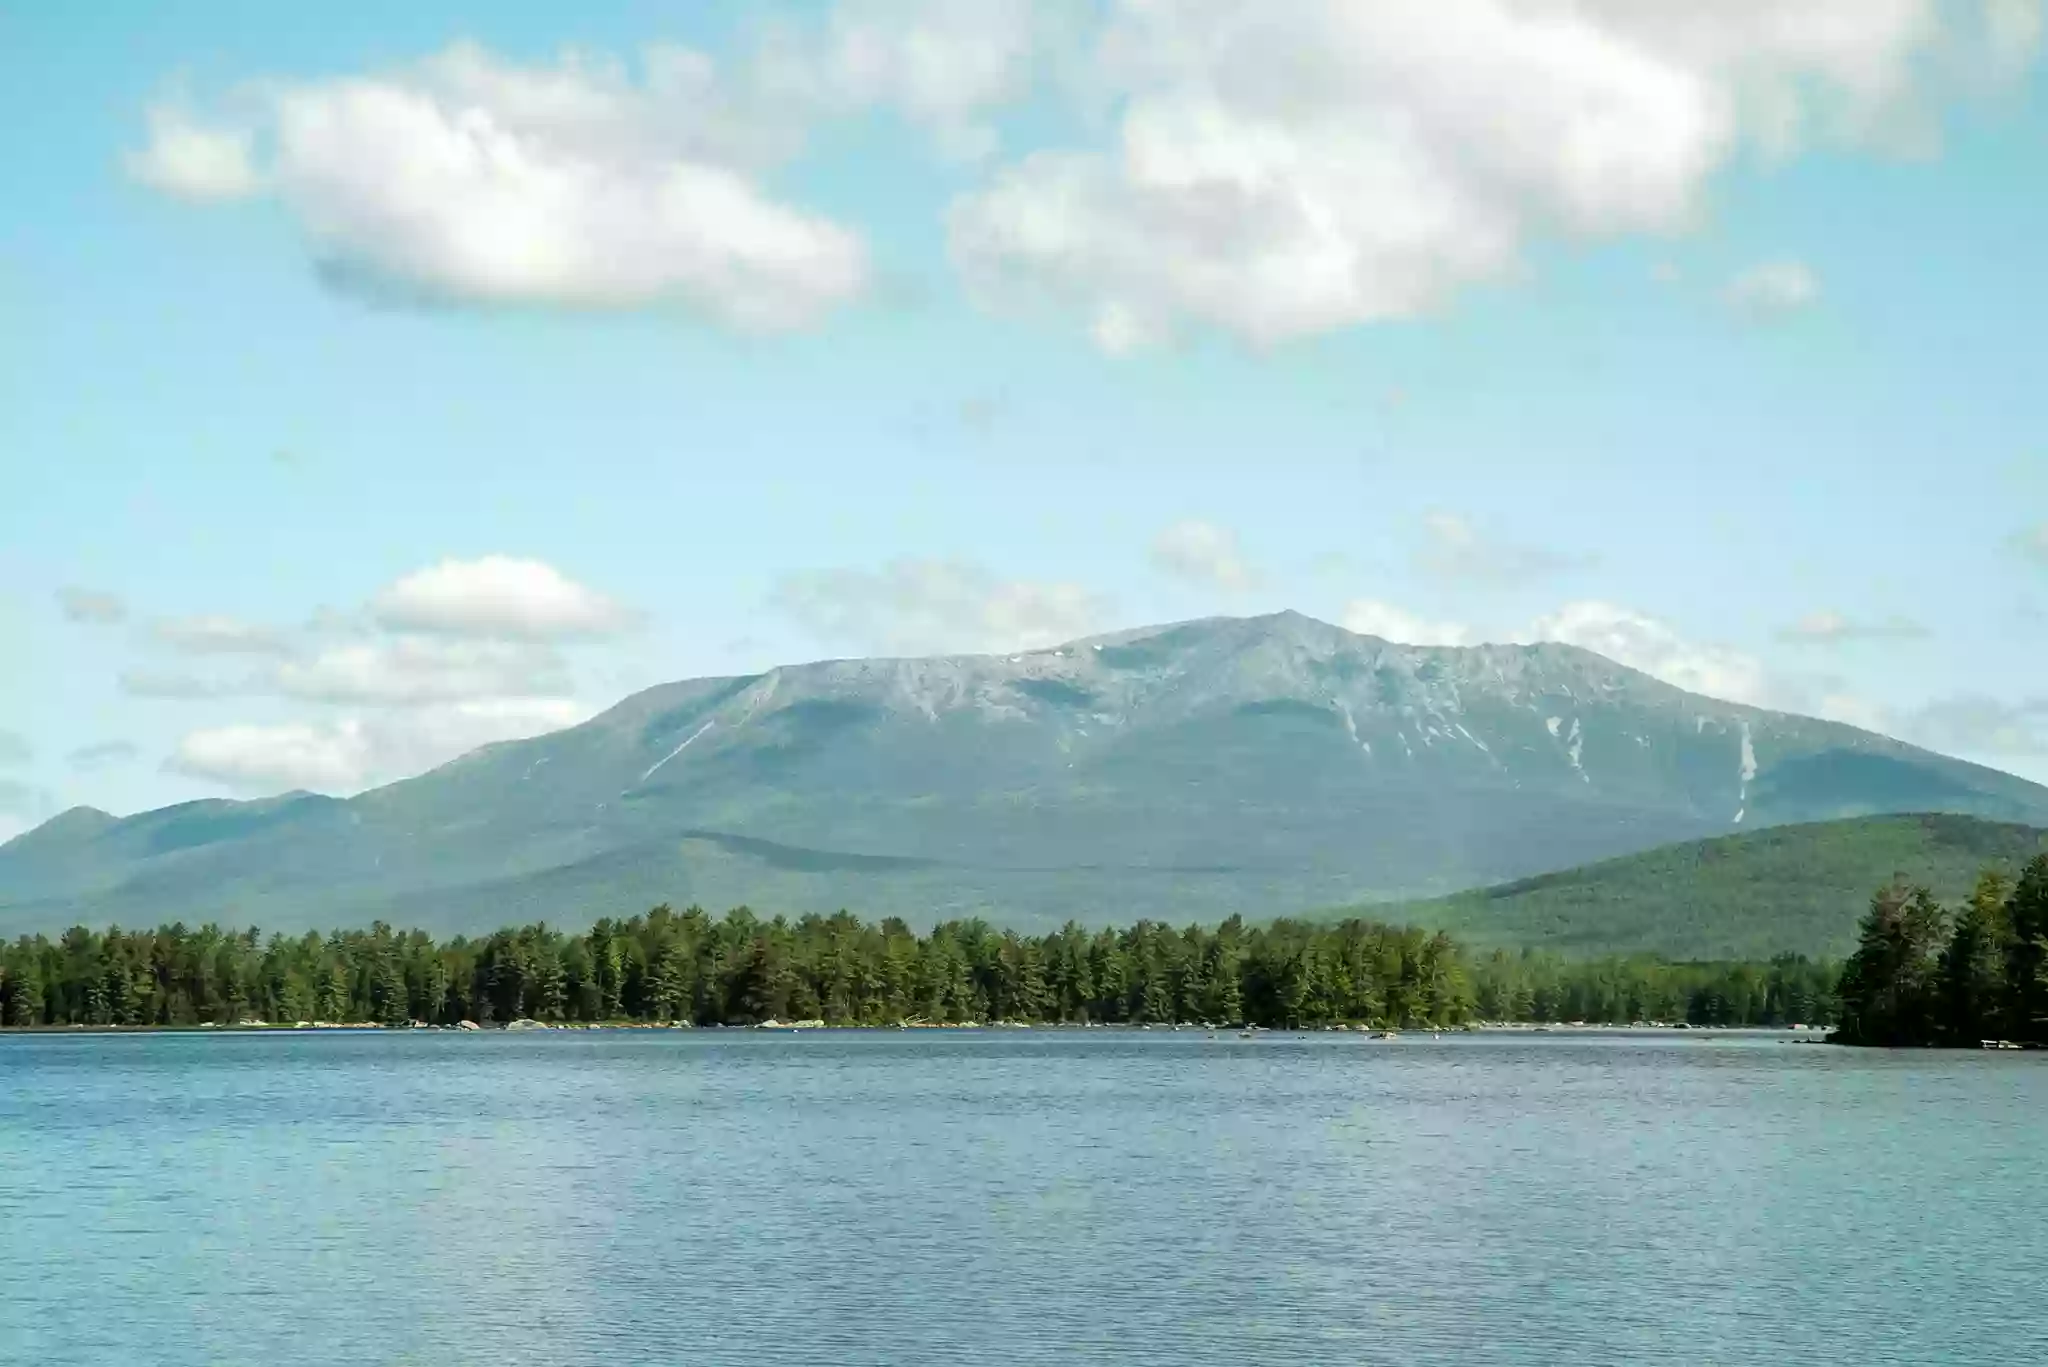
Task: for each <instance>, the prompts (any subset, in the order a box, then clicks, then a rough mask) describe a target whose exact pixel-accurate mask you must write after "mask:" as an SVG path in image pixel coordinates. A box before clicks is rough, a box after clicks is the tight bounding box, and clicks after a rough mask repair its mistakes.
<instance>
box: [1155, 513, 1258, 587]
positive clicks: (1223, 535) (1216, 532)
mask: <svg viewBox="0 0 2048 1367" xmlns="http://www.w3.org/2000/svg"><path fill="white" fill-rule="evenodd" d="M1151 561H1152V565H1153V568H1155V569H1157V570H1158V571H1160V573H1162V574H1169V575H1172V576H1173V577H1174V578H1176V579H1184V580H1187V581H1188V582H1189V583H1192V584H1200V585H1202V586H1203V587H1205V588H1213V589H1220V590H1221V591H1223V592H1224V593H1242V592H1244V591H1245V590H1246V589H1249V588H1251V587H1253V586H1254V585H1255V584H1257V583H1258V573H1257V571H1255V570H1254V569H1253V568H1252V565H1251V562H1250V561H1248V560H1246V559H1245V556H1244V552H1243V550H1241V549H1240V548H1239V546H1238V544H1237V533H1236V532H1233V531H1231V530H1230V529H1229V528H1228V527H1219V526H1217V525H1216V524H1215V523H1213V522H1204V521H1202V520H1201V519H1199V518H1186V519H1183V520H1182V521H1179V522H1176V523H1174V524H1173V525H1171V526H1169V527H1167V528H1165V529H1164V530H1162V531H1161V532H1160V533H1159V535H1158V536H1156V537H1154V538H1153V539H1152V547H1151Z"/></svg>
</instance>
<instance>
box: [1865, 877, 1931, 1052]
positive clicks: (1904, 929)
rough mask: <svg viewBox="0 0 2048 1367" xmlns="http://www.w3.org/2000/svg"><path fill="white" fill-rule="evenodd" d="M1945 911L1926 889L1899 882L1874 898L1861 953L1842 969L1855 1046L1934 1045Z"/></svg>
mask: <svg viewBox="0 0 2048 1367" xmlns="http://www.w3.org/2000/svg"><path fill="white" fill-rule="evenodd" d="M1945 919H1946V918H1945V915H1944V913H1943V911H1942V908H1941V904H1940V903H1939V902H1937V901H1935V900H1934V896H1933V894H1932V893H1930V892H1929V891H1928V890H1927V889H1926V888H1909V887H1907V886H1906V885H1905V884H1904V883H1902V882H1899V881H1897V880H1894V881H1893V882H1892V883H1891V884H1889V885H1888V886H1886V887H1884V888H1882V889H1880V890H1879V891H1878V893H1877V895H1876V896H1874V897H1872V898H1871V900H1870V910H1869V911H1868V912H1867V913H1866V914H1865V915H1864V917H1863V924H1862V927H1861V930H1860V934H1859V936H1858V941H1857V946H1856V952H1855V954H1853V955H1852V956H1850V959H1849V962H1848V964H1847V965H1845V966H1844V968H1843V969H1842V979H1841V988H1840V994H1841V999H1842V1024H1841V1034H1842V1037H1843V1038H1844V1039H1845V1040H1847V1041H1848V1042H1849V1043H1851V1044H1877V1045H1888V1046H1899V1045H1922V1044H1931V1043H1933V1042H1934V1040H1935V1037H1936V1021H1937V1015H1938V1007H1937V995H1936V971H1937V965H1936V959H1935V953H1936V947H1937V946H1938V945H1939V943H1940V940H1941V934H1942V930H1943V923H1944V920H1945Z"/></svg>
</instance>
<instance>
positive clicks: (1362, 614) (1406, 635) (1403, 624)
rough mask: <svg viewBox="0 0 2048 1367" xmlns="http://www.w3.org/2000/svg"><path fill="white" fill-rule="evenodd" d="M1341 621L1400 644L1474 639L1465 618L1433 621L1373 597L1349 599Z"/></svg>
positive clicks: (1365, 633) (1362, 633) (1352, 628)
mask: <svg viewBox="0 0 2048 1367" xmlns="http://www.w3.org/2000/svg"><path fill="white" fill-rule="evenodd" d="M1338 624H1339V625H1340V626H1342V627H1343V628H1344V629H1345V630H1346V631H1355V632H1357V633H1358V634H1359V635H1360V636H1377V637H1379V638H1380V639H1381V640H1383V641H1394V642H1397V643H1398V644H1401V645H1410V646H1467V645H1471V644H1472V643H1473V632H1472V628H1470V627H1468V626H1466V625H1465V624H1463V623H1462V622H1432V621H1429V620H1427V619H1425V618H1422V617H1418V616H1416V615H1415V614H1413V613H1410V612H1404V611H1402V610H1401V609H1400V608H1397V607H1395V606H1393V605H1392V604H1390V603H1382V602H1379V601H1377V600H1375V599H1371V598H1354V599H1353V600H1352V601H1350V602H1349V603H1346V604H1345V605H1344V611H1343V612H1342V613H1341V614H1340V619H1339V623H1338Z"/></svg>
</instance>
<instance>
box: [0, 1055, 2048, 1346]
mask: <svg viewBox="0 0 2048 1367" xmlns="http://www.w3.org/2000/svg"><path fill="white" fill-rule="evenodd" d="M2044 1287H2048V1057H2044V1056H2039V1055H2025V1056H2017V1055H2005V1056H2001V1055H1992V1054H1982V1055H1980V1054H1967V1055H1958V1054H1941V1055H1934V1054H1896V1055H1893V1054H1876V1053H1861V1052H1851V1051H1847V1050H1838V1049H1829V1048H1822V1047H1803V1046H1794V1045H1792V1044H1789V1043H1787V1042H1786V1041H1785V1040H1784V1039H1783V1038H1782V1037H1746V1038H1745V1037H1734V1036H1697V1035H1696V1036H1693V1037H1690V1038H1687V1037H1683V1036H1676V1037H1672V1036H1598V1037H1581V1036H1574V1035H1550V1036H1542V1037H1535V1038H1531V1037H1528V1036H1520V1037H1497V1036H1486V1037H1461V1038H1455V1039H1445V1040H1442V1041H1435V1040H1431V1039H1428V1038H1426V1037H1424V1038H1414V1037H1410V1038H1404V1039H1402V1040H1399V1041H1394V1042H1373V1041H1367V1040H1364V1039H1362V1038H1359V1037H1355V1036H1306V1037H1283V1036H1266V1037H1261V1038H1258V1039H1255V1040H1241V1039H1238V1038H1236V1037H1235V1036H1225V1037H1224V1038H1221V1039H1210V1038H1208V1037H1207V1036H1206V1035H1203V1034H1199V1033H1196V1034H1188V1033H1181V1034H1166V1033H1158V1032H1154V1033H1150V1034H1138V1033H1109V1032H1101V1031H1095V1032H1086V1033H1053V1032H1034V1033H1030V1034H1024V1033H1021V1032H1005V1033H989V1034H981V1033H973V1034H967V1033H952V1032H907V1033H885V1034H851V1033H825V1032H819V1033H812V1034H804V1035H797V1036H779V1035H763V1034H755V1033H745V1032H698V1033H695V1034H690V1033H658V1034H657V1033H644V1032H641V1033H616V1034H613V1033H602V1034H600V1033H590V1034H568V1033H562V1034H546V1035H542V1034H527V1035H516V1034H486V1035H453V1034H442V1035H378V1034H349V1033H322V1034H319V1035H311V1034H304V1035H299V1034H294V1035H244V1036H169V1035H158V1036H125V1037H120V1036H114V1037H110V1036H76V1035H74V1036H63V1037H52V1036H39V1037H19V1036H17V1037H7V1038H0V1361H5V1362H9V1363H12V1362H23V1363H37V1364H44V1365H46V1367H56V1365H57V1364H72V1363H92V1364H129V1363H153V1364H163V1365H164V1367H198V1364H241V1363H250V1364H255V1363H271V1362H291V1363H294V1364H297V1365H299V1367H307V1365H309V1364H329V1363H333V1364H351V1365H354V1364H395V1363H408V1364H410V1363H419V1364H435V1365H436V1367H443V1365H445V1364H467V1363H476V1364H491V1365H492V1367H503V1365H504V1364H524V1363H534V1364H541V1363H546V1364H581V1363H621V1364H623V1363H636V1364H637V1363H689V1364H725V1363H731V1364H749V1367H753V1365H755V1364H781V1363H789V1364H797V1363H803V1364H840V1363H890V1364H899V1363H900V1364H914V1363H927V1362H929V1363H947V1364H969V1363H1003V1364H1015V1363H1062V1364H1098V1363H1100V1364H1110V1363H1115V1364H1137V1365H1138V1367H1147V1365H1149V1364H1169V1363H1171V1364H1190V1363H1192V1364H1206V1363H1216V1364H1232V1365H1233V1367H1236V1365H1237V1364H1247V1363H1410V1362H1459V1363H1474V1364H1485V1363H1532V1364H1533V1363H1559V1362H1573V1363H1610V1362H1611V1363H1664V1362H1670V1363H1688V1364H1695V1363H1733V1362H1772V1363H1803V1362H1813V1363H1822V1362H1826V1363H1848V1362H1854V1363H1892V1362H1898V1363H1909V1362H1910V1363H1936V1362H1946V1363H1986V1364H2001V1367H2005V1365H2008V1364H2017V1363H2024V1362H2032V1361H2040V1360H2042V1358H2043V1354H2044V1352H2048V1348H2044V1345H2048V1297H2044V1295H2043V1292H2042V1288H2044Z"/></svg>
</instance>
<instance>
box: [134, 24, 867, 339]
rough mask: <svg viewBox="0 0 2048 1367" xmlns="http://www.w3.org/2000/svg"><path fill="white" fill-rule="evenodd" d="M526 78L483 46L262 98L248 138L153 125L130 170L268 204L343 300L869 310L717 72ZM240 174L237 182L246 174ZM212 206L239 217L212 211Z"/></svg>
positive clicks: (653, 63) (782, 320)
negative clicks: (256, 145) (766, 183)
mask: <svg viewBox="0 0 2048 1367" xmlns="http://www.w3.org/2000/svg"><path fill="white" fill-rule="evenodd" d="M640 66H641V69H640V72H639V73H638V76H637V79H636V77H635V74H634V73H632V72H631V71H629V69H628V68H627V67H626V65H625V64H624V63H622V62H617V61H613V60H609V59H604V58H600V57H586V56H581V55H576V54H570V55H566V56H564V57H562V58H561V59H560V60H559V61H557V62H555V63H553V64H546V65H536V66H521V65H518V64H515V63H511V62H507V61H503V60H501V59H499V58H497V57H495V56H493V55H492V54H490V53H488V52H486V51H484V50H483V49H481V48H479V47H476V46H474V45H471V44H457V45H455V46H453V47H451V48H449V49H447V50H445V51H443V52H441V53H439V54H436V55H434V56H432V57H430V58H427V59H426V60H424V61H420V62H416V63H413V64H412V65H409V66H405V67H401V68H395V69H392V70H389V71H385V72H381V73H378V74H374V75H358V76H348V77H340V78H334V79H324V80H307V81H291V80H270V81H263V82H257V83H253V84H252V85H251V86H250V87H249V88H248V90H247V92H246V96H247V100H248V102H249V105H250V108H251V109H252V110H253V111H254V116H255V117H256V118H257V119H258V120H259V121H260V131H261V134H262V137H261V142H262V144H263V145H264V147H265V148H266V149H267V152H268V162H267V164H265V165H262V166H248V167H247V174H246V175H242V174H241V169H240V168H241V167H242V166H245V165H247V163H248V162H249V159H250V155H249V146H250V144H249V143H248V142H246V141H244V139H246V138H247V137H248V135H247V134H245V133H243V132H241V131H238V130H234V129H229V128H221V127H204V126H201V125H199V124H197V123H195V122H194V121H192V120H191V119H190V118H189V117H188V116H184V115H178V116H176V117H171V116H168V115H165V116H153V117H152V119H151V121H150V127H149V141H148V143H147V145H146V146H145V147H144V148H143V149H142V150H140V151H139V152H137V153H135V154H134V155H133V157H132V158H131V162H130V165H131V169H134V170H135V171H136V172H137V174H139V175H142V176H143V177H144V178H145V179H149V180H150V181H151V183H154V184H159V185H161V186H164V187H165V188H169V189H172V190H173V191H174V192H177V193H182V194H185V195H187V196H188V197H191V196H192V195H193V194H194V192H195V191H196V190H199V189H200V188H201V187H208V186H210V187H213V188H214V189H215V190H217V191H219V190H224V189H226V188H227V187H230V186H232V187H235V188H236V189H237V190H238V191H239V192H240V193H251V192H254V191H255V190H257V189H258V188H261V189H262V190H263V191H265V192H267V193H269V194H271V195H274V196H275V197H276V199H277V201H278V202H279V203H280V204H281V205H282V206H283V207H284V209H285V210H286V212H287V213H289V214H290V216H291V217H292V219H293V220H294V221H295V222H296V223H297V225H298V227H299V229H300V231H301V233H302V234H303V235H304V237H305V238H306V240H307V243H308V246H309V248H310V250H311V252H312V254H313V256H314V258H315V261H316V263H317V264H318V265H319V266H320V268H321V273H322V275H323V276H324V277H325V278H327V279H328V280H330V281H333V282H336V283H340V284H344V285H350V286H355V287H360V288H364V289H366V290H368V291H370V292H372V293H374V294H377V295H382V296H395V297H401V298H404V297H412V298H421V299H429V300H450V301H457V302H463V303H475V304H509V305H535V306H553V307H566V308H587V309H618V308H640V307H653V306H674V307H681V308H686V309H690V310H693V311H695V312H697V313H699V314H702V315H704V316H706V317H708V318H710V319H712V320H714V321H717V322H720V323H724V324H728V325H731V326H734V327H738V328H743V329H749V330H757V331H773V330H780V329H788V328H800V327H805V326H808V325H810V324H812V323H814V322H816V321H817V320H818V319H820V318H822V317H823V316H824V315H825V314H827V313H829V312H831V311H832V310H834V309H835V308H838V307H839V306H841V305H843V304H845V303H847V302H848V301H850V300H852V299H853V298H855V297H856V296H858V295H859V294H860V293H861V292H862V291H863V289H864V288H865V286H866V284H867V279H868V274H869V270H868V259H867V250H866V247H865V245H864V244H863V242H862V241H861V239H860V237H859V236H858V235H857V234H856V233H854V232H853V231H851V230H850V229H848V228H846V227H843V226H841V225H840V224H838V223H835V222H833V221H831V220H830V219H827V218H825V217H823V216H821V215H818V214H815V213H810V212H807V211H805V210H803V209H800V208H797V207H795V206H793V205H790V204H787V203H784V202H782V201H780V200H778V199H777V198H775V197H774V196H773V195H771V194H770V193H769V192H768V191H766V190H765V189H764V188H763V186H762V185H761V184H760V183H759V181H758V180H757V178H756V176H755V174H754V173H753V171H752V169H751V167H750V164H749V163H750V162H753V161H759V160H760V159H762V158H763V157H765V156H769V155H771V154H772V152H773V151H774V149H775V147H776V146H777V145H778V144H786V143H787V141H788V139H787V137H786V136H784V135H783V134H781V133H780V132H779V131H778V130H777V129H776V127H775V126H774V124H773V121H772V120H768V119H756V118H754V117H751V114H750V111H749V110H747V109H746V108H744V107H739V106H736V105H735V104H734V102H733V101H732V99H731V98H730V97H729V95H728V94H727V92H726V91H725V90H724V88H723V86H722V84H721V82H720V79H719V76H718V73H717V71H716V69H715V67H714V66H713V64H712V63H711V62H710V60H709V59H708V58H706V57H705V56H704V55H703V54H701V53H697V52H693V51H690V50H688V49H682V48H675V47H655V48H650V49H648V50H647V51H646V52H644V53H643V54H642V58H641V64H640ZM238 157H239V161H238V160H237V158H238ZM212 197H214V198H222V197H225V195H223V194H220V193H216V194H214V195H213V196H212Z"/></svg>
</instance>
